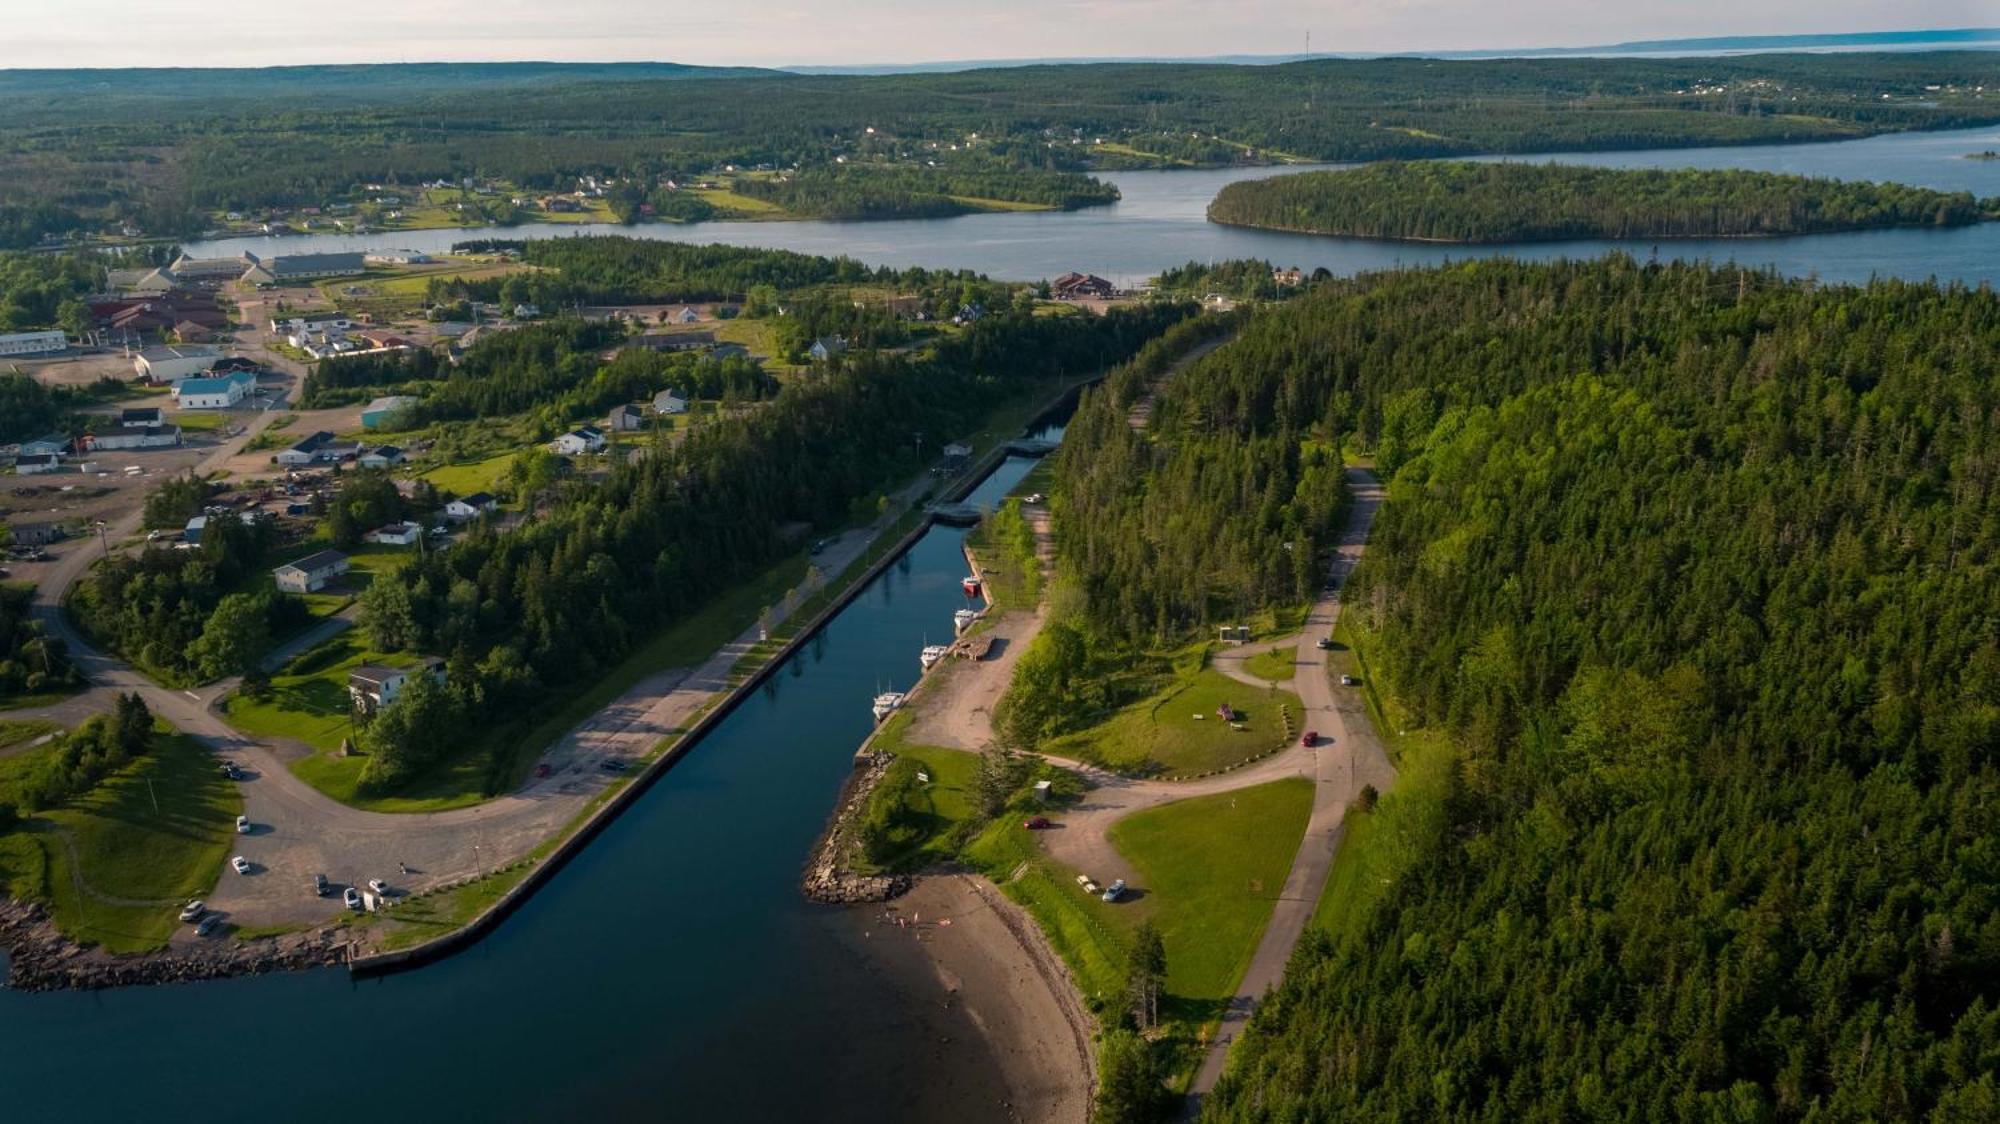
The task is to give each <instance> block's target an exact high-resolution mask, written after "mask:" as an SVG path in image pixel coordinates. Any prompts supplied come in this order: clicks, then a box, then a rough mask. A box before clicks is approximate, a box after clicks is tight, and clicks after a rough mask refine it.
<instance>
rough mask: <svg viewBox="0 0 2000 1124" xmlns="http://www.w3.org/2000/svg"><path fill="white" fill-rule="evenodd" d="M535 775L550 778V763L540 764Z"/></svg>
mask: <svg viewBox="0 0 2000 1124" xmlns="http://www.w3.org/2000/svg"><path fill="white" fill-rule="evenodd" d="M535 775H536V776H537V777H546V776H548V775H549V763H548V762H546V761H544V762H542V763H541V764H539V765H537V766H535Z"/></svg>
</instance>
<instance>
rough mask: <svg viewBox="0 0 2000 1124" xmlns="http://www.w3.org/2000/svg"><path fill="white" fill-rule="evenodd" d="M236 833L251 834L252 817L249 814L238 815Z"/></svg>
mask: <svg viewBox="0 0 2000 1124" xmlns="http://www.w3.org/2000/svg"><path fill="white" fill-rule="evenodd" d="M236 834H238V835H248V834H250V817H249V816H238V817H236Z"/></svg>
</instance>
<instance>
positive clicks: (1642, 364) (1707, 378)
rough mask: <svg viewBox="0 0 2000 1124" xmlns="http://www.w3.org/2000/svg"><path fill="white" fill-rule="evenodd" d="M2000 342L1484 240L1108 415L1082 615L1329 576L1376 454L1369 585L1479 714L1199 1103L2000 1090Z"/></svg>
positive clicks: (1441, 692)
mask: <svg viewBox="0 0 2000 1124" xmlns="http://www.w3.org/2000/svg"><path fill="white" fill-rule="evenodd" d="M1996 367H2000V297H1996V295H1995V294H1993V293H1992V292H1990V291H1986V290H1971V289H1965V288H1958V287H1939V286H1935V285H1926V284H1912V283H1904V282H1890V281H1884V282H1878V283H1875V284H1871V285H1868V286H1865V287H1840V286H1819V285H1815V284H1811V283H1807V282H1790V281H1785V280H1783V279H1781V278H1779V277H1777V276H1775V275H1772V274H1768V273H1761V272H1746V271H1741V270H1737V269H1733V268H1712V267H1705V266H1703V267H1698V266H1686V265H1641V264H1639V263H1637V262H1634V261H1633V260H1630V259H1628V258H1624V257H1611V258H1607V259H1603V260H1598V261H1590V262H1564V263H1554V264H1523V263H1516V262H1508V261H1491V262H1480V263H1475V264H1467V265H1460V266H1452V267H1445V268H1440V269H1434V270H1425V271H1413V272H1399V273H1392V274H1385V275H1378V276H1374V277H1368V278H1361V279H1356V280H1351V281H1331V282H1326V283H1322V284H1320V285H1317V286H1315V287H1314V288H1313V289H1312V291H1311V292H1309V293H1308V294H1306V295H1304V296H1302V297H1300V298H1299V299H1297V300H1294V301H1291V302H1287V303H1285V304H1283V305H1277V306H1270V307H1267V308H1264V309H1261V310H1259V311H1258V312H1257V313H1256V314H1255V315H1254V318H1252V319H1251V320H1250V321H1249V322H1248V324H1247V325H1246V326H1245V327H1244V328H1243V329H1242V331H1241V333H1240V334H1239V335H1238V336H1237V337H1236V338H1235V339H1234V340H1233V341H1232V342H1231V343H1229V344H1228V345H1227V346H1225V347H1223V348H1222V349H1220V350H1218V351H1216V352H1214V353H1212V354H1211V355H1209V356H1208V357H1207V358H1205V359H1203V360H1202V361H1200V362H1198V363H1196V364H1195V365H1193V366H1192V367H1190V368H1189V369H1187V370H1186V371H1183V372H1181V373H1180V374H1178V375H1176V376H1175V377H1174V378H1173V379H1171V380H1168V381H1167V383H1166V384H1165V386H1164V387H1163V388H1162V389H1161V391H1160V395H1159V399H1158V402H1157V404H1156V407H1155V409H1154V411H1153V414H1152V417H1151V419H1150V421H1149V423H1148V426H1147V431H1146V432H1147V434H1149V435H1150V436H1149V437H1145V438H1139V437H1136V436H1135V434H1134V433H1133V431H1132V427H1131V426H1130V425H1129V424H1126V420H1127V419H1126V413H1127V407H1128V405H1129V404H1130V403H1131V402H1133V401H1136V399H1137V397H1138V396H1139V394H1140V393H1142V392H1143V388H1144V382H1143V381H1142V380H1127V381H1126V382H1125V383H1124V384H1122V385H1121V384H1113V385H1111V386H1108V387H1107V388H1106V389H1105V390H1104V391H1103V392H1102V393H1101V394H1100V395H1098V396H1094V399H1093V400H1092V401H1090V402H1086V403H1085V406H1084V408H1083V410H1082V411H1081V412H1080V413H1079V415H1078V417H1077V419H1076V422H1075V423H1074V424H1073V425H1072V426H1071V427H1070V429H1069V433H1068V437H1067V438H1066V441H1065V445H1064V448H1063V450H1062V452H1061V453H1060V455H1059V457H1060V459H1059V463H1058V470H1057V482H1056V484H1055V486H1054V489H1053V491H1052V503H1053V504H1054V505H1055V511H1056V514H1057V529H1058V534H1059V535H1060V536H1062V541H1063V543H1064V556H1063V561H1064V566H1065V572H1064V574H1063V578H1062V580H1063V581H1065V582H1083V583H1085V584H1086V587H1087V591H1088V592H1089V594H1090V596H1089V597H1088V598H1087V608H1086V610H1085V611H1084V612H1083V613H1082V614H1079V615H1076V616H1073V617H1071V618H1070V619H1069V621H1068V626H1069V627H1073V628H1074V629H1075V630H1077V631H1080V632H1082V633H1083V634H1084V638H1085V642H1087V644H1088V645H1105V646H1110V645H1115V644H1118V643H1122V642H1123V641H1124V638H1129V637H1138V638H1141V639H1144V638H1146V637H1150V636H1153V635H1160V634H1166V635H1185V634H1186V630H1187V629H1188V628H1190V627H1192V626H1193V625H1194V624H1196V623H1198V622H1200V621H1202V620H1203V619H1204V617H1205V614H1214V613H1216V612H1221V611H1228V610H1231V609H1233V608H1234V607H1235V606H1237V605H1240V604H1243V603H1245V602H1247V601H1251V600H1253V599H1257V598H1269V599H1275V600H1279V601H1282V600H1285V599H1286V598H1288V597H1291V598H1296V597H1297V596H1298V587H1297V586H1296V585H1294V584H1293V583H1294V582H1295V581H1296V580H1297V578H1298V574H1297V573H1296V571H1295V570H1294V569H1293V568H1292V567H1291V566H1288V564H1287V563H1286V562H1285V560H1284V559H1283V558H1281V557H1279V556H1280V555H1281V554H1284V553H1286V552H1285V550H1284V544H1285V543H1287V542H1296V543H1300V544H1312V543H1323V542H1324V538H1323V535H1324V528H1325V526H1326V520H1327V517H1328V512H1329V511H1330V510H1331V509H1332V508H1333V507H1334V506H1336V505H1337V504H1338V502H1339V498H1338V496H1339V493H1338V492H1337V490H1336V489H1335V488H1334V487H1333V486H1332V485H1330V484H1326V485H1316V484H1314V483H1313V481H1314V479H1315V474H1316V473H1320V472H1322V471H1323V470H1324V467H1325V466H1326V465H1327V463H1328V462H1327V461H1324V460H1319V459H1318V458H1319V457H1320V454H1319V452H1318V451H1319V450H1322V449H1335V450H1343V451H1345V452H1346V453H1349V454H1356V453H1358V454H1363V455H1367V456H1372V458H1373V460H1374V463H1375V464H1376V466H1377V470H1378V472H1379V473H1380V474H1381V475H1382V476H1383V477H1384V479H1385V480H1387V481H1388V502H1387V503H1386V504H1385V505H1384V507H1383V509H1382V511H1381V513H1380V514H1379V516H1378V517H1377V519H1376V522H1375V530H1374V539H1373V541H1372V542H1371V544H1370V548H1369V550H1368V552H1367V555H1366V556H1365V561H1364V562H1363V563H1362V565H1361V566H1360V568H1359V569H1358V571H1357V572H1356V573H1355V575H1354V576H1353V578H1352V579H1351V582H1350V585H1349V591H1348V595H1347V598H1346V603H1347V610H1346V612H1347V613H1348V614H1350V615H1351V616H1350V620H1351V621H1352V622H1353V624H1354V626H1355V627H1356V628H1357V630H1358V631H1360V632H1361V633H1363V634H1365V635H1366V636H1367V637H1369V638H1370V639H1369V640H1368V652H1367V655H1368V659H1369V665H1368V666H1369V670H1370V673H1371V675H1372V677H1373V680H1374V683H1375V686H1374V689H1375V690H1376V691H1378V692H1381V693H1383V694H1385V695H1386V696H1389V697H1392V698H1393V699H1394V700H1395V702H1396V703H1397V705H1398V707H1399V710H1400V711H1401V712H1402V713H1405V714H1407V715H1408V716H1409V718H1410V724H1411V726H1412V727H1416V726H1419V725H1421V726H1422V727H1424V728H1425V729H1426V730H1427V731H1430V732H1434V733H1435V734H1436V735H1437V736H1439V737H1440V738H1442V739H1444V740H1445V742H1446V743H1447V744H1448V745H1449V747H1450V748H1449V751H1448V752H1449V753H1450V762H1449V767H1448V768H1447V769H1445V771H1444V776H1445V779H1444V780H1443V781H1441V782H1439V785H1438V786H1437V787H1438V788H1439V790H1440V791H1438V792H1437V793H1436V795H1435V803H1436V807H1435V808H1434V809H1432V811H1431V813H1429V814H1428V815H1427V816H1418V817H1413V818H1412V819H1411V820H1409V821H1406V823H1405V824H1404V830H1403V831H1402V832H1401V835H1400V837H1399V846H1400V847H1401V848H1402V851H1401V852H1400V853H1399V854H1398V856H1397V861H1395V862H1394V863H1393V864H1389V869H1390V871H1391V876H1390V877H1389V878H1388V884H1386V885H1384V886H1383V887H1382V892H1381V894H1380V896H1379V898H1377V899H1375V901H1374V903H1373V904H1372V905H1368V906H1366V907H1363V906H1359V905H1353V904H1348V905H1347V906H1346V908H1349V909H1353V910H1356V911H1357V913H1356V915H1355V916H1352V917H1349V918H1347V919H1345V922H1344V923H1343V924H1342V925H1341V926H1340V927H1339V929H1338V930H1337V931H1338V932H1339V934H1340V935H1339V936H1333V935H1321V936H1317V937H1314V938H1310V939H1309V940H1308V941H1307V942H1306V943H1305V944H1304V945H1302V946H1301V950H1300V952H1299V953H1298V954H1297V955H1296V957H1295V959H1294V962H1293V964H1292V966H1291V969H1290V971H1289V972H1288V973H1287V976H1286V978H1285V982H1284V983H1283V985H1282V986H1281V987H1280V988H1279V989H1278V990H1277V991H1276V992H1275V993H1274V995H1273V996H1272V997H1271V998H1270V999H1269V1000H1268V1001H1267V1002H1266V1003H1264V1004H1263V1005H1262V1006H1261V1007H1260V1009H1259V1010H1258V1012H1257V1014H1256V1016H1255V1018H1254V1019H1253V1021H1252V1023H1251V1025H1250V1027H1249V1030H1248V1032H1247V1033H1246V1034H1245V1036H1244V1037H1243V1038H1242V1039H1241V1040H1240V1041H1239V1043H1238V1045H1237V1047H1236V1049H1235V1052H1234V1054H1233V1057H1232V1061H1231V1068H1230V1070H1229V1072H1228V1074H1227V1075H1226V1076H1225V1078H1224V1079H1223V1082H1222V1083H1221V1085H1220V1086H1219V1087H1218V1088H1217V1089H1216V1091H1215V1092H1214V1094H1213V1095H1212V1096H1210V1097H1209V1098H1207V1101H1206V1103H1205V1105H1204V1106H1203V1107H1204V1113H1205V1115H1206V1116H1207V1117H1208V1118H1211V1119H1215V1120H1327V1119H1480V1120H1513V1119H1585V1118H1602V1117H1621V1118H1622V1117H1628V1116H1648V1117H1652V1116H1660V1117H1671V1118H1681V1119H1685V1118H1703V1119H1732V1120H1758V1119H1787V1120H1792V1119H1917V1118H1930V1119H1937V1120H1973V1119H1993V1118H1994V1117H1995V1115H1996V1113H2000V1089H1996V1086H1995V1081H1994V1077H1993V1074H1994V1070H1995V1060H1994V1059H1995V1058H1996V1056H2000V1006H1996V1004H2000V983H1996V980H2000V975H1996V969H2000V899H1997V898H1996V895H1995V891H1994V888H1995V886H1996V883H2000V849H1996V848H2000V844H1996V840H2000V822H1996V817H2000V811H1996V809H2000V765H1996V753H2000V623H1996V621H2000V617H1996V613H1995V606H1996V605H2000V487H1996V486H1995V485H1996V476H2000V454H1996V452H1995V451H1994V450H1995V449H1996V448H2000V443H1996V440H1995V437H1996V434H1995V429H1996V427H1997V426H2000V385H1996V383H1995V381H1994V379H1993V378H1992V374H1993V372H1994V370H1995V369H1996ZM1295 462H1296V463H1295ZM1211 540H1213V541H1211ZM1072 642H1073V643H1076V641H1075V640H1074V638H1073V640H1072ZM1032 655H1033V653H1032V652H1031V653H1030V654H1029V655H1024V657H1023V664H1022V667H1023V670H1024V672H1025V670H1026V669H1027V668H1028V665H1029V663H1030V662H1031V656H1032ZM1058 686H1060V684H1058ZM1388 732H1389V733H1392V734H1393V733H1394V731H1388ZM1396 798H1397V797H1396V794H1394V793H1392V794H1391V796H1390V798H1389V799H1388V800H1386V801H1385V802H1384V805H1383V806H1384V807H1387V806H1388V804H1391V803H1393V802H1394V801H1395V799H1396ZM1412 798H1413V799H1414V798H1415V797H1412ZM1351 814H1354V815H1375V814H1379V813H1377V812H1368V811H1356V812H1353V813H1351ZM1334 908H1336V909H1339V908H1342V907H1341V906H1340V905H1336V906H1335V907H1334Z"/></svg>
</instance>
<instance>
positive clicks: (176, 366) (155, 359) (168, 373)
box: [132, 347, 222, 382]
mask: <svg viewBox="0 0 2000 1124" xmlns="http://www.w3.org/2000/svg"><path fill="white" fill-rule="evenodd" d="M220 358H222V353H221V352H220V351H217V350H215V349H214V348H212V347H149V348H147V349H145V350H144V351H141V352H140V353H139V354H137V355H135V356H133V357H132V370H133V371H134V372H136V373H137V374H138V376H139V377H140V378H142V379H150V380H152V381H153V382H173V381H175V380H177V379H184V378H187V377H189V376H191V375H198V374H201V373H202V372H203V371H206V370H208V369H209V368H210V367H213V366H215V361H216V360H217V359H220Z"/></svg>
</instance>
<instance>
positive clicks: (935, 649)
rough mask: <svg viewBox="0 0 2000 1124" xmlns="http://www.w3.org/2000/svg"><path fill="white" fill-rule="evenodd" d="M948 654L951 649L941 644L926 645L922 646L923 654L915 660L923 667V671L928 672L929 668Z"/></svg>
mask: <svg viewBox="0 0 2000 1124" xmlns="http://www.w3.org/2000/svg"><path fill="white" fill-rule="evenodd" d="M950 654H951V649H950V648H947V647H945V646H944V645H943V644H926V645H924V650H923V654H922V655H919V656H918V657H917V660H918V662H920V663H922V664H923V665H924V670H925V671H929V670H930V669H931V668H933V667H936V666H937V662H938V661H939V660H941V659H943V658H945V657H946V656H947V655H950Z"/></svg>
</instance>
